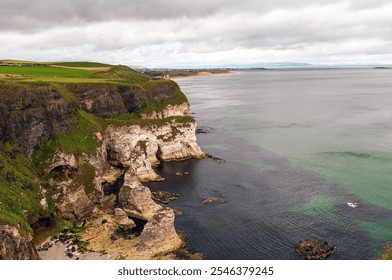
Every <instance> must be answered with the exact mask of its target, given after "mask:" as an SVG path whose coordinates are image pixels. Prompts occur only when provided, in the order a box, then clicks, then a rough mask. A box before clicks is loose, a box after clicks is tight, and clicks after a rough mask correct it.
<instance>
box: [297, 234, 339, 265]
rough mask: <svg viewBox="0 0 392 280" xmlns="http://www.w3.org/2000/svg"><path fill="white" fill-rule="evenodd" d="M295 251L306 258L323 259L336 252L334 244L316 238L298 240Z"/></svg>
mask: <svg viewBox="0 0 392 280" xmlns="http://www.w3.org/2000/svg"><path fill="white" fill-rule="evenodd" d="M295 251H296V252H297V253H298V254H300V255H301V256H302V257H304V259H306V260H324V259H326V258H327V257H328V256H329V255H331V254H333V253H335V252H336V246H335V245H330V244H328V242H326V241H323V242H322V241H319V240H316V239H311V240H305V241H300V242H299V244H298V247H296V248H295Z"/></svg>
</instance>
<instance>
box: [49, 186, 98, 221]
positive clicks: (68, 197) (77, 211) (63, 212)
mask: <svg viewBox="0 0 392 280" xmlns="http://www.w3.org/2000/svg"><path fill="white" fill-rule="evenodd" d="M96 203H97V197H96V196H94V195H93V194H90V195H88V194H86V190H85V187H84V186H80V187H78V188H77V189H76V190H67V191H66V193H64V194H63V198H62V199H61V202H60V203H57V204H56V206H57V209H58V215H59V216H61V217H62V218H64V219H66V220H70V221H81V220H83V219H86V218H88V217H90V216H91V213H92V212H93V210H94V208H95V205H96Z"/></svg>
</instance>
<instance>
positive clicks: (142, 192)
mask: <svg viewBox="0 0 392 280" xmlns="http://www.w3.org/2000/svg"><path fill="white" fill-rule="evenodd" d="M118 200H119V202H120V203H121V205H122V208H123V210H124V211H125V212H126V213H127V214H128V215H129V216H131V217H134V218H138V219H142V220H145V221H150V220H151V219H152V217H153V216H154V215H155V213H156V212H157V211H158V210H159V209H160V208H161V206H159V205H158V204H156V203H155V202H154V201H153V200H152V198H151V191H150V189H149V188H147V187H145V186H143V185H142V184H141V183H140V182H139V181H138V179H137V177H136V176H132V175H126V176H125V181H124V185H123V187H122V188H121V190H120V193H119V195H118Z"/></svg>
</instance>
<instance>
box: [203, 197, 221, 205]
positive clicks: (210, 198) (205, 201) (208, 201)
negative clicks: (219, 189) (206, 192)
mask: <svg viewBox="0 0 392 280" xmlns="http://www.w3.org/2000/svg"><path fill="white" fill-rule="evenodd" d="M217 200H218V198H217V197H215V196H210V197H207V198H205V199H203V204H208V203H213V202H215V201H217Z"/></svg>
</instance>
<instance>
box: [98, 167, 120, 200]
mask: <svg viewBox="0 0 392 280" xmlns="http://www.w3.org/2000/svg"><path fill="white" fill-rule="evenodd" d="M124 176H125V172H124V173H123V174H122V175H121V176H119V177H118V178H117V179H116V181H115V182H113V183H109V182H103V183H102V190H103V194H104V195H111V194H114V195H116V196H118V193H119V192H120V189H121V187H122V186H123V185H124Z"/></svg>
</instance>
